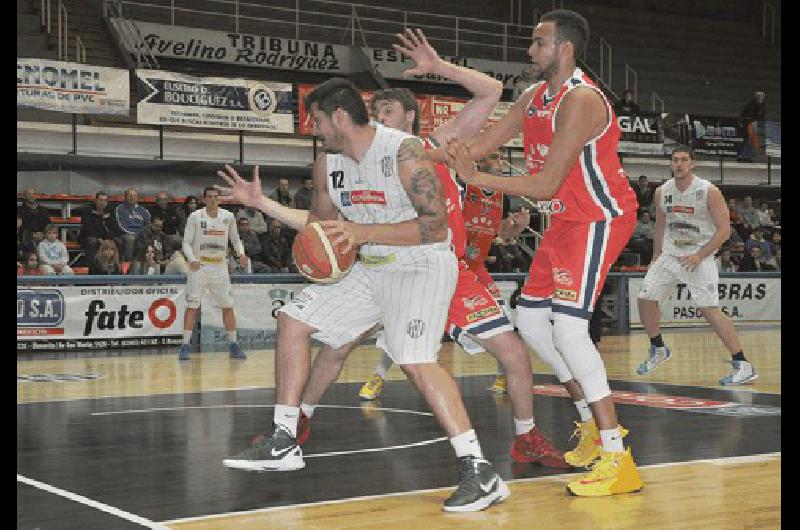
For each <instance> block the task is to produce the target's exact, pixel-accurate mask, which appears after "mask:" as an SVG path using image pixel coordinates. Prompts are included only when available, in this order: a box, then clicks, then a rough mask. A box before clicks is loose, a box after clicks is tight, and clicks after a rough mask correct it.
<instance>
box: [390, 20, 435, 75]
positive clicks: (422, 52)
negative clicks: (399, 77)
mask: <svg viewBox="0 0 800 530" xmlns="http://www.w3.org/2000/svg"><path fill="white" fill-rule="evenodd" d="M397 38H398V39H399V40H400V42H401V43H402V45H401V44H392V46H393V47H394V49H395V50H397V51H399V52H400V53H402V54H403V55H407V56H408V57H411V58H412V59H414V63H415V65H414V67H413V68H409V69H407V70H405V71H404V72H403V77H410V76H412V75H425V74H430V73H433V72H434V70H435V68H436V65H437V64H438V63H439V62H440V61H442V59H441V58H440V57H439V54H438V53H436V50H434V49H433V46H431V45H430V44H429V43H428V39H426V38H425V34H424V33H422V30H421V29H419V28H417V29H416V33H415V32H414V31H413V30H412V29H411V28H406V31H405V34H403V33H398V34H397Z"/></svg>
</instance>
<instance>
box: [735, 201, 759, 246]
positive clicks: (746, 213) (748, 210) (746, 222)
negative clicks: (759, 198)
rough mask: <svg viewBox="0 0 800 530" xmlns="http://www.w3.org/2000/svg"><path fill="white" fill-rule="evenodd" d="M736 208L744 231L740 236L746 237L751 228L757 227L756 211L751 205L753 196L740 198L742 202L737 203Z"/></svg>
mask: <svg viewBox="0 0 800 530" xmlns="http://www.w3.org/2000/svg"><path fill="white" fill-rule="evenodd" d="M738 209H739V218H740V219H741V221H742V226H743V229H744V232H745V233H743V234H742V237H744V238H746V237H749V236H750V232H752V231H753V228H755V227H757V226H758V224H759V220H758V211H757V210H756V209H755V208H754V207H753V198H752V197H750V196H749V195H748V196H746V197H745V198H744V199H743V200H742V204H740V205H739V208H738Z"/></svg>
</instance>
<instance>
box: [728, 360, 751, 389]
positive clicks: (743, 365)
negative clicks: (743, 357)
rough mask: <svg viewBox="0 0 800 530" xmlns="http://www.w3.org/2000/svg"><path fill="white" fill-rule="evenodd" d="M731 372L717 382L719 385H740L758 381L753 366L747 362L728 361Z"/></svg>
mask: <svg viewBox="0 0 800 530" xmlns="http://www.w3.org/2000/svg"><path fill="white" fill-rule="evenodd" d="M730 363H731V364H732V365H733V372H731V373H730V374H729V375H726V376H725V377H723V378H722V379H720V380H719V384H721V385H742V384H744V383H749V382H751V381H755V380H756V379H758V374H757V373H756V371H755V370H754V369H753V365H752V364H750V362H748V361H730Z"/></svg>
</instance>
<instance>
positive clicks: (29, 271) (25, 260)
mask: <svg viewBox="0 0 800 530" xmlns="http://www.w3.org/2000/svg"><path fill="white" fill-rule="evenodd" d="M44 274H45V272H44V269H43V268H42V267H41V265H39V255H38V254H36V252H32V251H31V252H26V253H25V255H24V256H23V257H22V263H20V264H19V266H17V276H43V275H44Z"/></svg>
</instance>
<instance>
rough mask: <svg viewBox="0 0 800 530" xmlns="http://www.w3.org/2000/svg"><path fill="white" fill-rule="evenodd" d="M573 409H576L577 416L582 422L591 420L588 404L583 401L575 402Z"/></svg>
mask: <svg viewBox="0 0 800 530" xmlns="http://www.w3.org/2000/svg"><path fill="white" fill-rule="evenodd" d="M574 403H575V408H576V409H578V414H580V416H581V421H582V422H587V421H589V420H591V419H592V409H590V408H589V404H588V403H586V400H585V399H582V400H580V401H575V402H574Z"/></svg>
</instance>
